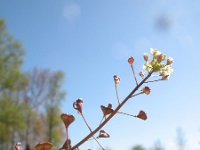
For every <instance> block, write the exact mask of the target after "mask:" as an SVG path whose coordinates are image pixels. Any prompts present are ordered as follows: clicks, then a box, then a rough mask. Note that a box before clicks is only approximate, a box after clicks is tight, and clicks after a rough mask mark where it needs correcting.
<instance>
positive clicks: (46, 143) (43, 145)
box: [35, 142, 53, 150]
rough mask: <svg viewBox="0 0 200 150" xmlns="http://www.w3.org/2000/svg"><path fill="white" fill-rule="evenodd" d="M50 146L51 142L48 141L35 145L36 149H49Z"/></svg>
mask: <svg viewBox="0 0 200 150" xmlns="http://www.w3.org/2000/svg"><path fill="white" fill-rule="evenodd" d="M52 147H53V144H52V143H49V142H44V143H39V144H37V145H36V146H35V148H36V150H51V149H52Z"/></svg>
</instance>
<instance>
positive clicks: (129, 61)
mask: <svg viewBox="0 0 200 150" xmlns="http://www.w3.org/2000/svg"><path fill="white" fill-rule="evenodd" d="M128 63H129V64H130V65H133V63H134V58H133V57H130V58H129V59H128Z"/></svg>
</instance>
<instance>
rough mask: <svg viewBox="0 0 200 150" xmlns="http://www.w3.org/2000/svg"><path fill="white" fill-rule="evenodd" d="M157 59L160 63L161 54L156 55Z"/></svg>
mask: <svg viewBox="0 0 200 150" xmlns="http://www.w3.org/2000/svg"><path fill="white" fill-rule="evenodd" d="M156 59H157V61H158V62H159V63H160V62H161V61H162V60H163V54H159V55H157V56H156Z"/></svg>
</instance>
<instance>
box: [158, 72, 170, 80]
mask: <svg viewBox="0 0 200 150" xmlns="http://www.w3.org/2000/svg"><path fill="white" fill-rule="evenodd" d="M160 76H162V80H168V79H169V76H170V75H169V74H167V73H166V72H160Z"/></svg>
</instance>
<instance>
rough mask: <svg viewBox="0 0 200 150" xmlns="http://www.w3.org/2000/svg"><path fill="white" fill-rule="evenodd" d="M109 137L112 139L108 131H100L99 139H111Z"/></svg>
mask: <svg viewBox="0 0 200 150" xmlns="http://www.w3.org/2000/svg"><path fill="white" fill-rule="evenodd" d="M109 137H110V135H109V134H108V133H107V132H106V131H104V130H100V131H99V136H98V137H97V138H109Z"/></svg>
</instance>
